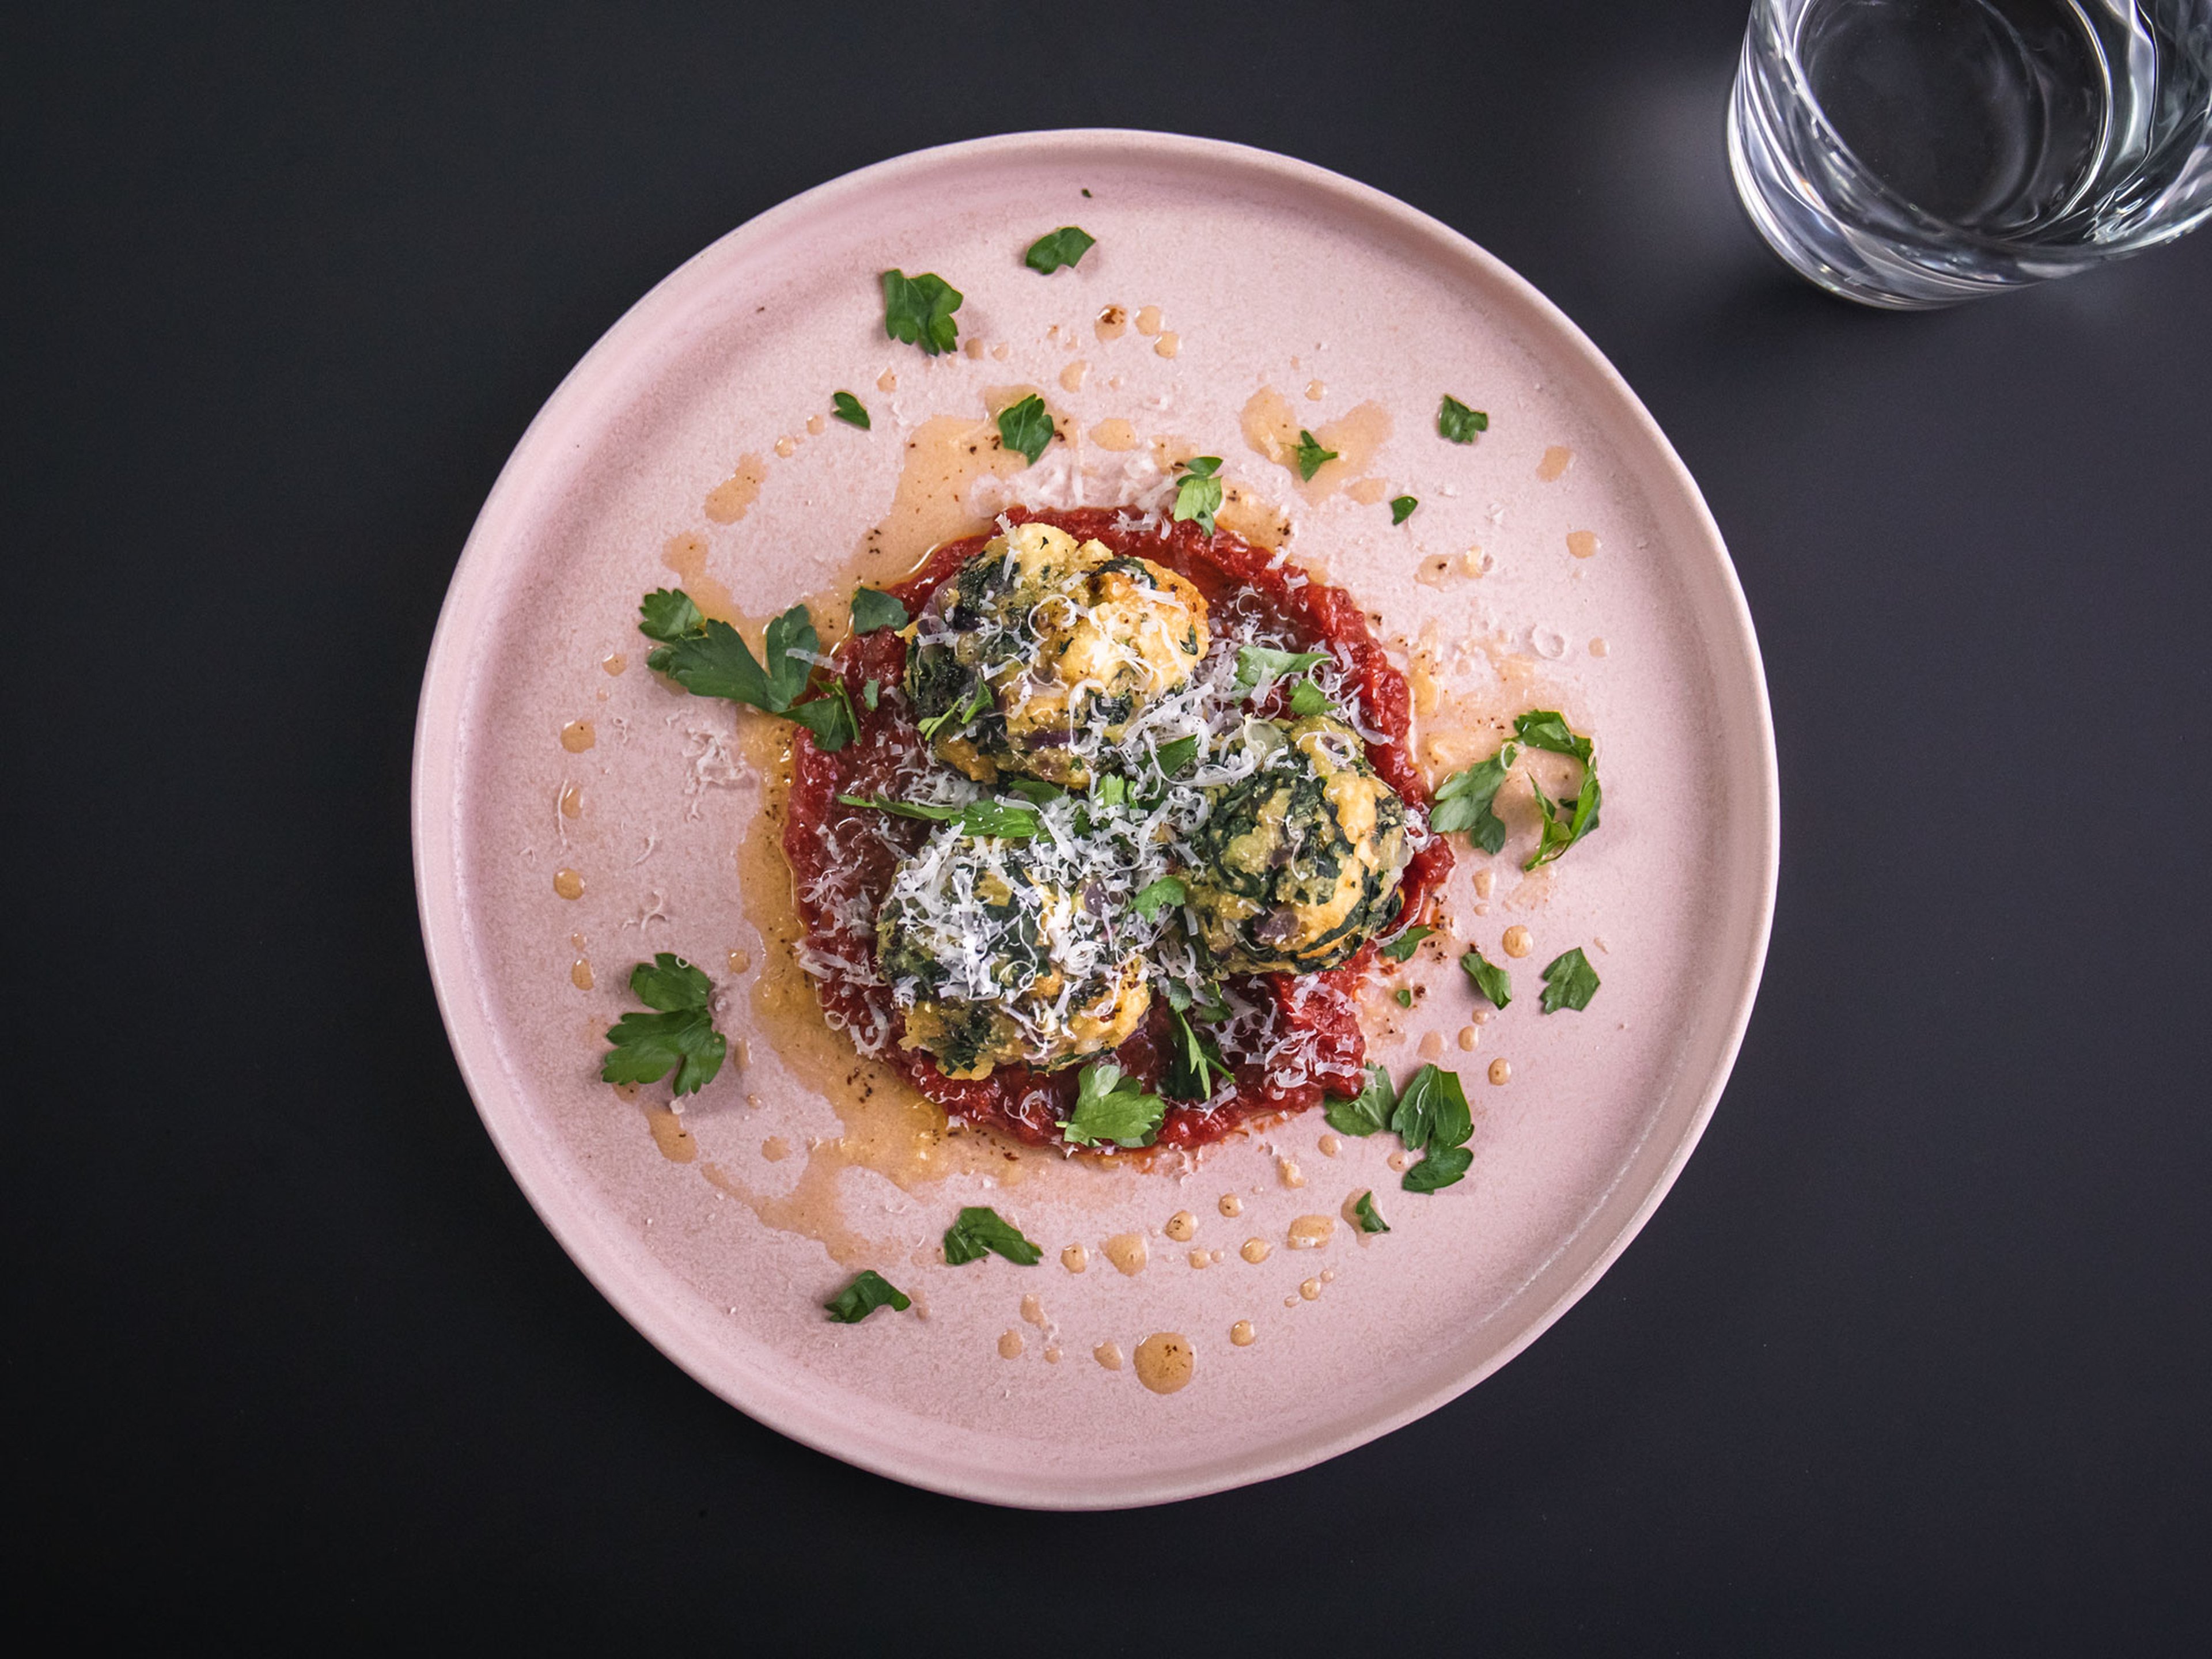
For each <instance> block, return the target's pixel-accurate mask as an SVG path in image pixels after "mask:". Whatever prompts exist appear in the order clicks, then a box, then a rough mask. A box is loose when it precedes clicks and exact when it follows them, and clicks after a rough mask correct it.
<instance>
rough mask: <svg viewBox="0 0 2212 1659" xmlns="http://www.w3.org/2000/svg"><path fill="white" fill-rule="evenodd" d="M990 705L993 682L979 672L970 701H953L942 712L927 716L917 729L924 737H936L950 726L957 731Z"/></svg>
mask: <svg viewBox="0 0 2212 1659" xmlns="http://www.w3.org/2000/svg"><path fill="white" fill-rule="evenodd" d="M990 706H991V683H990V681H988V680H987V679H986V678H983V676H981V674H978V675H977V676H976V677H975V685H974V686H973V687H971V688H970V689H969V693H968V701H967V702H964V703H958V702H956V703H953V704H952V705H951V706H950V707H949V708H945V709H944V710H943V711H942V712H940V713H939V714H931V715H929V716H927V718H925V719H924V720H921V722H919V723H918V724H917V725H916V726H915V730H916V731H918V732H921V735H922V736H923V737H924V738H935V737H936V736H937V734H938V733H939V732H942V731H943V730H944V729H945V727H946V726H951V727H953V728H954V729H955V730H956V731H957V729H959V728H960V727H961V726H965V725H967V724H968V722H969V720H974V719H975V716H976V715H978V714H981V713H982V712H983V711H984V710H985V709H987V708H989V707H990Z"/></svg>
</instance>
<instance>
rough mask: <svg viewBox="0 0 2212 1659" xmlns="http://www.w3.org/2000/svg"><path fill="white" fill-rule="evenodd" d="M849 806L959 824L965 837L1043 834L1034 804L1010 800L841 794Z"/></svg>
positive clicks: (1004, 838) (1011, 837) (1013, 837)
mask: <svg viewBox="0 0 2212 1659" xmlns="http://www.w3.org/2000/svg"><path fill="white" fill-rule="evenodd" d="M837 799H838V800H839V801H840V802H841V803H842V804H843V805H847V806H869V807H873V808H874V809H875V810H876V811H878V812H890V813H893V814H895V815H896V816H897V817H902V818H921V819H923V820H925V821H927V822H928V823H957V824H958V825H959V826H960V833H961V834H962V835H963V836H976V837H978V838H979V839H980V838H982V837H986V836H997V837H998V838H999V839H1000V840H1001V841H1034V840H1036V837H1037V836H1039V835H1040V834H1042V828H1043V826H1042V824H1041V823H1040V822H1039V821H1038V818H1037V815H1036V807H1034V806H1023V805H1018V803H1016V802H1013V801H1010V800H971V801H969V802H968V803H967V804H966V805H963V806H933V805H927V804H926V803H924V802H921V801H910V800H890V799H885V798H884V797H883V796H881V795H840V796H838V797H837Z"/></svg>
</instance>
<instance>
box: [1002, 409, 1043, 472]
mask: <svg viewBox="0 0 2212 1659" xmlns="http://www.w3.org/2000/svg"><path fill="white" fill-rule="evenodd" d="M999 441H1000V442H1001V443H1003V444H1005V445H1006V447H1007V448H1009V449H1012V450H1016V451H1018V452H1019V453H1020V454H1021V457H1022V459H1024V460H1025V461H1027V462H1028V463H1029V464H1030V465H1031V466H1035V465H1036V459H1037V457H1038V456H1040V455H1042V454H1043V453H1044V449H1045V446H1046V445H1047V444H1048V443H1050V442H1051V441H1052V416H1051V414H1050V413H1049V412H1048V410H1046V408H1045V406H1044V399H1043V398H1040V397H1038V396H1037V395H1036V392H1031V393H1030V395H1029V396H1028V397H1026V398H1023V399H1022V400H1021V402H1019V403H1018V404H1008V405H1007V406H1006V408H1004V409H1002V410H1000V411H999Z"/></svg>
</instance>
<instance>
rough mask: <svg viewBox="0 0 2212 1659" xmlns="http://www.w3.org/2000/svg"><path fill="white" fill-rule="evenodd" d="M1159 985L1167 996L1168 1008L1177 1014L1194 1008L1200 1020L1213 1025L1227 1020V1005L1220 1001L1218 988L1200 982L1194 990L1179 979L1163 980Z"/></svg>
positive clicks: (1219, 988) (1219, 989)
mask: <svg viewBox="0 0 2212 1659" xmlns="http://www.w3.org/2000/svg"><path fill="white" fill-rule="evenodd" d="M1161 983H1162V985H1163V986H1164V988H1165V989H1166V991H1167V994H1168V1006H1169V1007H1170V1008H1172V1009H1174V1010H1175V1011H1176V1012H1177V1013H1184V1012H1188V1011H1189V1010H1191V1009H1193V1008H1195V1009H1197V1010H1198V1017H1199V1018H1200V1019H1202V1020H1205V1021H1206V1022H1208V1023H1209V1024H1215V1025H1218V1024H1220V1023H1221V1022H1222V1021H1223V1020H1225V1019H1227V1018H1229V1005H1228V1004H1227V1003H1225V1002H1224V1001H1223V1000H1221V987H1219V986H1218V985H1212V984H1208V983H1206V982H1205V981H1200V982H1199V984H1198V986H1197V987H1196V988H1195V989H1194V988H1193V987H1191V986H1190V985H1188V984H1187V983H1186V982H1185V981H1182V980H1179V979H1170V980H1164V981H1161Z"/></svg>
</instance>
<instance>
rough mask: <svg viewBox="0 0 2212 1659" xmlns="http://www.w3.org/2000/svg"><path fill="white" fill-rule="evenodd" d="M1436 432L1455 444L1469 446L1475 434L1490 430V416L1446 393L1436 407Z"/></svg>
mask: <svg viewBox="0 0 2212 1659" xmlns="http://www.w3.org/2000/svg"><path fill="white" fill-rule="evenodd" d="M1489 430H1490V416H1487V415H1486V414H1484V413H1483V411H1482V410H1479V409H1469V408H1468V406H1467V405H1466V404H1463V403H1462V402H1460V400H1459V399H1458V398H1455V397H1453V396H1452V395H1451V394H1450V393H1449V392H1446V393H1445V394H1444V400H1443V403H1441V404H1437V431H1438V432H1439V433H1441V434H1443V435H1444V436H1445V437H1447V438H1449V439H1450V440H1451V441H1453V442H1454V443H1455V444H1471V443H1473V442H1474V435H1475V434H1476V433H1478V432H1487V431H1489Z"/></svg>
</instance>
